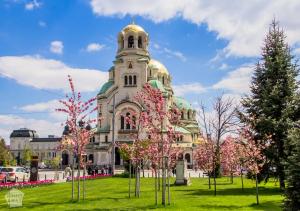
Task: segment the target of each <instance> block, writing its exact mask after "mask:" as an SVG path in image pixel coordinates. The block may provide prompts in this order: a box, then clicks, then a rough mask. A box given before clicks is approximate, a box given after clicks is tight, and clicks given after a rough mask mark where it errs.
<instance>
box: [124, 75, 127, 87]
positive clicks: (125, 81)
mask: <svg viewBox="0 0 300 211" xmlns="http://www.w3.org/2000/svg"><path fill="white" fill-rule="evenodd" d="M124 83H125V86H127V84H128V79H127V75H125V78H124Z"/></svg>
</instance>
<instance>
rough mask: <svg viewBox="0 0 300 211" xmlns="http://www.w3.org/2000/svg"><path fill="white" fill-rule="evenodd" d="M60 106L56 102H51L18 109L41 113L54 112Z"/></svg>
mask: <svg viewBox="0 0 300 211" xmlns="http://www.w3.org/2000/svg"><path fill="white" fill-rule="evenodd" d="M59 106H60V103H59V102H58V100H51V101H48V102H42V103H35V104H30V105H25V106H22V107H20V109H21V110H23V111H28V112H31V111H34V112H42V111H54V110H55V108H58V107H59Z"/></svg>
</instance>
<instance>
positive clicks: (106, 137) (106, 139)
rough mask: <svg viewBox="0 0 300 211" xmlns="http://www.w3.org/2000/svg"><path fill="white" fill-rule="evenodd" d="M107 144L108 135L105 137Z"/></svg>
mask: <svg viewBox="0 0 300 211" xmlns="http://www.w3.org/2000/svg"><path fill="white" fill-rule="evenodd" d="M107 142H108V135H106V136H105V143H107Z"/></svg>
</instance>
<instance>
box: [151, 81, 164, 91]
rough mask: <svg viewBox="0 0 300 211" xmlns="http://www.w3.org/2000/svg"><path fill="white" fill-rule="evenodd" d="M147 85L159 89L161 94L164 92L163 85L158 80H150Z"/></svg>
mask: <svg viewBox="0 0 300 211" xmlns="http://www.w3.org/2000/svg"><path fill="white" fill-rule="evenodd" d="M148 83H149V84H150V85H151V86H152V87H153V88H155V89H159V90H160V91H161V92H166V90H165V88H164V85H163V84H162V83H161V82H160V81H159V80H150V81H148Z"/></svg>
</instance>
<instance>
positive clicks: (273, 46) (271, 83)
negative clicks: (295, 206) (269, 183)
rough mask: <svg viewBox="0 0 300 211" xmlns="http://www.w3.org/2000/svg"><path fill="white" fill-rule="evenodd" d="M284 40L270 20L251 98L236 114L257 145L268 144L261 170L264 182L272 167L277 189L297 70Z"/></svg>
mask: <svg viewBox="0 0 300 211" xmlns="http://www.w3.org/2000/svg"><path fill="white" fill-rule="evenodd" d="M285 38H286V36H285V34H284V31H283V30H281V29H280V28H279V24H278V22H276V21H275V20H274V21H273V22H272V24H271V25H270V28H269V32H268V34H267V36H266V38H265V41H264V47H263V48H262V58H261V60H260V61H259V62H258V63H257V65H256V68H255V70H254V76H253V78H252V83H251V94H250V95H249V96H247V97H245V98H244V99H243V100H242V105H243V108H244V113H240V118H241V120H242V122H244V123H246V124H247V125H248V126H249V127H250V128H251V130H253V131H255V135H256V136H255V140H256V141H257V142H260V144H262V145H263V144H265V143H266V142H268V141H270V145H269V147H268V148H266V149H265V150H264V154H265V155H266V157H267V160H268V162H267V163H266V164H265V166H264V170H265V171H266V172H267V174H266V178H268V173H269V169H271V167H276V176H278V177H279V181H280V188H281V189H284V187H285V184H284V179H285V174H284V166H283V162H282V161H284V159H285V158H286V154H285V150H284V142H285V141H286V139H287V134H288V130H289V128H290V127H291V124H290V123H291V122H292V121H293V119H294V118H295V109H294V108H295V106H296V103H295V96H296V90H297V88H298V85H297V82H296V77H297V75H298V67H297V65H296V64H295V63H294V62H293V56H292V55H291V54H290V48H289V46H288V44H287V43H286V42H285Z"/></svg>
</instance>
